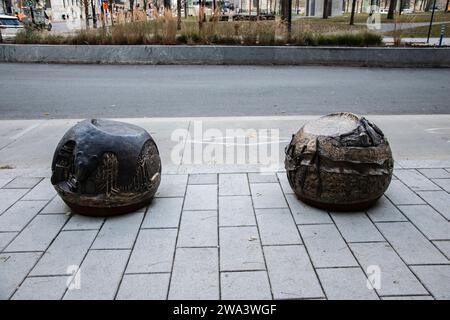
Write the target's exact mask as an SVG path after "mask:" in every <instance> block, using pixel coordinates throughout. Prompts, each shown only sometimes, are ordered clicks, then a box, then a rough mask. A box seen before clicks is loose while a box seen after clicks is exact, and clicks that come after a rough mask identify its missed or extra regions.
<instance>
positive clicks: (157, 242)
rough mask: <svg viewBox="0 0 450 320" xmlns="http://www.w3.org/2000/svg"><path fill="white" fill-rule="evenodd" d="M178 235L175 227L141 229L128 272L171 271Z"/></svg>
mask: <svg viewBox="0 0 450 320" xmlns="http://www.w3.org/2000/svg"><path fill="white" fill-rule="evenodd" d="M176 237H177V230H174V229H143V230H141V231H140V232H139V236H138V238H137V240H136V244H135V245H134V249H133V252H132V253H131V257H130V262H129V263H128V267H127V270H126V273H144V272H145V273H148V272H170V271H171V269H172V261H173V253H174V250H175V241H176Z"/></svg>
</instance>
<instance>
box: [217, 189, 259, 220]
mask: <svg viewBox="0 0 450 320" xmlns="http://www.w3.org/2000/svg"><path fill="white" fill-rule="evenodd" d="M219 225H220V226H249V225H253V226H254V225H256V221H255V214H254V212H253V206H252V198H251V197H250V196H227V197H219Z"/></svg>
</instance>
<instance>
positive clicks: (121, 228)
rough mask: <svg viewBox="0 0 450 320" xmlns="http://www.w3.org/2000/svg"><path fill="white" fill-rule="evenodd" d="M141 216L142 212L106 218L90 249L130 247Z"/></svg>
mask: <svg viewBox="0 0 450 320" xmlns="http://www.w3.org/2000/svg"><path fill="white" fill-rule="evenodd" d="M143 218H144V212H133V213H129V214H126V215H122V216H116V217H109V218H107V219H106V221H105V223H104V224H103V226H102V228H101V229H100V232H99V233H98V235H97V238H96V239H95V242H94V244H93V245H92V249H131V248H132V247H133V243H134V241H135V239H136V237H137V234H138V231H139V227H140V226H141V222H142V219H143Z"/></svg>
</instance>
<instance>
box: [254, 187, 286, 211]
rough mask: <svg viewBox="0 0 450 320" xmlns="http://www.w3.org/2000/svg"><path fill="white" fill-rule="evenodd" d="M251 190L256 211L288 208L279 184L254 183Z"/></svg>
mask: <svg viewBox="0 0 450 320" xmlns="http://www.w3.org/2000/svg"><path fill="white" fill-rule="evenodd" d="M250 188H251V190H252V198H253V205H254V206H255V209H266V208H287V207H288V205H287V203H286V200H285V198H284V195H283V191H282V190H281V187H280V185H279V184H278V183H252V184H250Z"/></svg>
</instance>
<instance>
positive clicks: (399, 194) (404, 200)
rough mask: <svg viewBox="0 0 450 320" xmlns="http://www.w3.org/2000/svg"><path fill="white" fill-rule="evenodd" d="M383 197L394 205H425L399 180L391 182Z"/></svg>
mask: <svg viewBox="0 0 450 320" xmlns="http://www.w3.org/2000/svg"><path fill="white" fill-rule="evenodd" d="M385 195H386V196H387V197H388V198H389V199H390V200H391V201H392V202H393V203H394V204H396V205H401V204H424V203H425V202H424V201H423V200H422V199H420V198H419V196H417V195H416V194H415V193H414V192H412V191H411V190H410V189H408V187H406V186H405V185H404V184H403V183H402V182H401V181H400V180H393V181H391V184H390V185H389V188H388V189H387V191H386V193H385Z"/></svg>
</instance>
